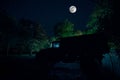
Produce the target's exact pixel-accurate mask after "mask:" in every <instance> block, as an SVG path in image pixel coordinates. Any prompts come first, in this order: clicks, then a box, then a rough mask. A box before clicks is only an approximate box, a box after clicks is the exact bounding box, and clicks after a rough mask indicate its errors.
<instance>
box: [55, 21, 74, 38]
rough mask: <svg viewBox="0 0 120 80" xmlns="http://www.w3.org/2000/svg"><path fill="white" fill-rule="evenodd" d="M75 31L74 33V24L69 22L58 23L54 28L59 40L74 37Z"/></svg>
mask: <svg viewBox="0 0 120 80" xmlns="http://www.w3.org/2000/svg"><path fill="white" fill-rule="evenodd" d="M73 31H74V24H72V23H71V22H70V21H68V20H65V21H64V22H62V23H58V24H57V25H56V26H55V27H54V34H55V36H56V37H58V38H61V37H70V36H73Z"/></svg>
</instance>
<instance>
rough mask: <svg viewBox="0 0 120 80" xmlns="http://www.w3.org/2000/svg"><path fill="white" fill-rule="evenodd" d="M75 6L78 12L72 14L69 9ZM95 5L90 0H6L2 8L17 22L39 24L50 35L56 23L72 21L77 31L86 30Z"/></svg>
mask: <svg viewBox="0 0 120 80" xmlns="http://www.w3.org/2000/svg"><path fill="white" fill-rule="evenodd" d="M71 5H75V6H76V7H77V12H76V13H75V14H71V13H70V12H69V7H70V6H71ZM94 6H95V4H94V3H93V2H91V1H90V0H4V1H0V7H1V8H3V9H5V10H6V11H7V12H8V14H10V15H11V16H13V17H15V18H16V19H17V20H19V19H21V18H25V19H30V20H32V21H36V22H39V23H40V24H41V25H42V26H43V28H44V29H45V30H46V31H47V33H48V34H49V35H52V33H53V27H54V26H55V24H56V23H58V22H61V21H64V20H65V19H68V20H70V21H71V22H72V23H73V24H74V25H75V29H80V30H84V29H85V26H86V23H87V21H88V19H89V15H90V14H91V13H92V11H93V9H94Z"/></svg>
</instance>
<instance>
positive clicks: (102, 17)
mask: <svg viewBox="0 0 120 80" xmlns="http://www.w3.org/2000/svg"><path fill="white" fill-rule="evenodd" d="M95 1H96V0H95ZM96 3H97V4H96V7H95V10H94V11H93V13H92V14H91V16H90V21H89V22H88V24H87V27H88V31H87V32H86V33H88V34H93V33H96V32H104V33H105V34H106V35H107V36H108V38H109V43H112V44H115V46H116V48H119V49H120V37H119V36H120V33H119V28H118V25H119V22H118V20H117V19H119V17H118V16H119V15H118V13H119V12H116V10H118V5H119V4H116V3H117V1H114V0H103V1H101V0H99V1H98V2H97V1H96ZM115 4H116V6H115ZM115 46H114V47H115ZM111 47H113V45H111Z"/></svg>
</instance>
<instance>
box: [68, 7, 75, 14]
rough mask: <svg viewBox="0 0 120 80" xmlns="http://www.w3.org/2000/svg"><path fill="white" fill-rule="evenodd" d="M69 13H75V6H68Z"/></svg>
mask: <svg viewBox="0 0 120 80" xmlns="http://www.w3.org/2000/svg"><path fill="white" fill-rule="evenodd" d="M69 11H70V13H75V12H76V11H77V8H76V6H70V7H69Z"/></svg>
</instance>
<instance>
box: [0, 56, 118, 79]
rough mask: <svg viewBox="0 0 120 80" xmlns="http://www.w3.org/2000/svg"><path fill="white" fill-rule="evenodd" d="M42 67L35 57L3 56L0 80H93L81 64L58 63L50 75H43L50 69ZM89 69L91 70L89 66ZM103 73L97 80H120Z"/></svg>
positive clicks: (0, 64)
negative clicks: (82, 68)
mask: <svg viewBox="0 0 120 80" xmlns="http://www.w3.org/2000/svg"><path fill="white" fill-rule="evenodd" d="M40 66H42V65H41V64H38V62H36V60H35V57H28V56H27V57H15V56H14V57H13V56H9V57H3V56H2V57H0V80H6V79H7V80H25V79H26V80H29V79H32V80H46V79H48V80H91V79H88V77H87V75H86V74H85V73H84V72H83V71H82V70H81V67H80V65H79V62H74V63H73V62H72V63H62V62H58V63H56V64H55V65H54V66H53V67H52V68H50V69H49V72H47V74H48V75H43V74H44V73H45V72H46V70H47V69H46V68H48V67H44V69H42V68H43V67H42V68H41V67H40ZM88 69H91V68H89V66H88ZM90 71H92V70H90ZM101 72H102V73H103V75H101V74H100V75H99V76H96V75H95V76H94V77H98V78H96V79H97V80H120V79H118V77H115V76H114V75H113V74H111V73H110V72H108V71H105V70H101ZM42 73H43V74H42ZM90 73H91V74H92V72H90ZM98 73H99V72H98ZM45 74H46V73H45Z"/></svg>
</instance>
